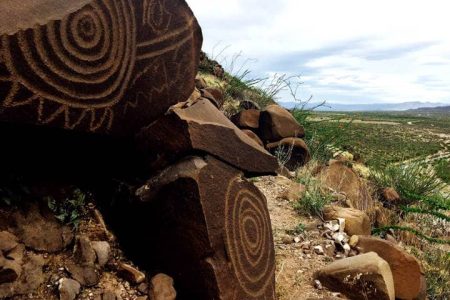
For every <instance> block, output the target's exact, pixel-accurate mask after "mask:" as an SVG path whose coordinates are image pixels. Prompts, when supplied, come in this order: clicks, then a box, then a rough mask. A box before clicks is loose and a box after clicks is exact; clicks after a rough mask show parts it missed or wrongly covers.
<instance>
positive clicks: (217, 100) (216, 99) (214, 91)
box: [200, 88, 225, 109]
mask: <svg viewBox="0 0 450 300" xmlns="http://www.w3.org/2000/svg"><path fill="white" fill-rule="evenodd" d="M200 92H201V95H202V97H204V98H207V99H209V100H211V101H212V103H213V104H214V106H216V107H217V108H219V109H220V108H221V107H222V106H223V103H224V101H225V99H224V97H223V92H222V91H221V90H220V89H218V88H205V89H202V90H200Z"/></svg>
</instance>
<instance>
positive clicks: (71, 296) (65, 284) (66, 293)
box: [58, 278, 81, 300]
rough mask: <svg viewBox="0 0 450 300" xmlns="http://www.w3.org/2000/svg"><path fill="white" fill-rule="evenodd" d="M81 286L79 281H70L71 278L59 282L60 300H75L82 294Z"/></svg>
mask: <svg viewBox="0 0 450 300" xmlns="http://www.w3.org/2000/svg"><path fill="white" fill-rule="evenodd" d="M80 288H81V285H80V284H79V283H78V281H76V280H73V279H69V278H62V279H61V280H60V281H59V286H58V290H59V299H60V300H75V298H76V297H77V295H78V294H79V293H80Z"/></svg>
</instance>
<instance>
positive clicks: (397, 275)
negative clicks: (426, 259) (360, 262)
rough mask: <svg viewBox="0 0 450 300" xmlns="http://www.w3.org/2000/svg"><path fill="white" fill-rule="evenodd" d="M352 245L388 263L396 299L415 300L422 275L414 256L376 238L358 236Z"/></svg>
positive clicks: (420, 287)
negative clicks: (372, 253)
mask: <svg viewBox="0 0 450 300" xmlns="http://www.w3.org/2000/svg"><path fill="white" fill-rule="evenodd" d="M354 244H355V247H356V248H357V249H358V250H359V251H360V252H362V253H367V252H375V253H377V254H378V255H379V256H380V257H381V258H383V259H384V260H385V261H387V262H388V263H389V265H390V267H391V270H392V275H393V277H394V285H395V296H396V297H397V298H398V299H415V298H416V297H417V296H418V295H419V293H420V292H421V290H422V280H423V279H424V275H423V271H422V268H421V266H420V263H419V261H418V260H417V259H416V258H415V257H414V256H412V255H411V254H409V253H407V252H406V251H405V250H403V249H402V248H400V247H399V246H397V245H395V244H393V243H391V242H389V241H386V240H382V239H380V238H376V237H369V236H358V238H357V240H356V242H354Z"/></svg>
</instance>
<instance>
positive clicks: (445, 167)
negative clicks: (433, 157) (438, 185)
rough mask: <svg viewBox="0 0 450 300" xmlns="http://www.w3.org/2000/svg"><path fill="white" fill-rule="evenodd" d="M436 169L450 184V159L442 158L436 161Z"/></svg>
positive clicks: (440, 176) (438, 174) (439, 175)
mask: <svg viewBox="0 0 450 300" xmlns="http://www.w3.org/2000/svg"><path fill="white" fill-rule="evenodd" d="M434 169H435V170H436V175H437V176H438V177H439V178H441V179H442V180H443V181H445V182H446V183H448V184H450V161H447V160H444V159H441V160H439V161H438V162H437V163H436V165H435V166H434Z"/></svg>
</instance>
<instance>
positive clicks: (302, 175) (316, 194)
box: [294, 160, 332, 220]
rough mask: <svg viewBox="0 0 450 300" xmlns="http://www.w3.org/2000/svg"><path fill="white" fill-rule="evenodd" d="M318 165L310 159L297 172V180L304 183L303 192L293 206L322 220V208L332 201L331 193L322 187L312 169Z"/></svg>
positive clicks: (301, 212)
mask: <svg viewBox="0 0 450 300" xmlns="http://www.w3.org/2000/svg"><path fill="white" fill-rule="evenodd" d="M318 165H319V162H317V161H314V160H313V161H311V162H310V163H309V164H308V165H306V166H305V167H304V168H302V169H300V170H299V173H298V174H297V178H298V182H300V183H301V184H303V185H305V187H306V191H305V194H304V195H303V196H302V198H301V199H299V200H298V201H297V202H296V203H295V204H294V208H295V210H296V211H297V212H299V213H300V214H306V215H310V216H318V217H319V218H320V219H322V220H323V209H324V207H325V206H326V205H328V204H329V203H330V202H331V201H332V197H331V195H330V194H329V193H328V192H327V191H326V190H325V189H324V188H323V186H322V183H321V180H320V178H317V177H315V176H314V170H315V169H316V168H317V166H318Z"/></svg>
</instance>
